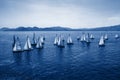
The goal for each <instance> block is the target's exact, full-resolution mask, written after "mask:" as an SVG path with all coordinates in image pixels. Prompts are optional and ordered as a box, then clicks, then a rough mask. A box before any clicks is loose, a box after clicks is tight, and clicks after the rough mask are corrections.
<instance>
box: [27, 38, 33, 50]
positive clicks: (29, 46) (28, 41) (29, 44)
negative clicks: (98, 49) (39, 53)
mask: <svg viewBox="0 0 120 80" xmlns="http://www.w3.org/2000/svg"><path fill="white" fill-rule="evenodd" d="M27 43H28V48H29V49H31V48H32V46H31V43H30V39H29V37H28V40H27Z"/></svg>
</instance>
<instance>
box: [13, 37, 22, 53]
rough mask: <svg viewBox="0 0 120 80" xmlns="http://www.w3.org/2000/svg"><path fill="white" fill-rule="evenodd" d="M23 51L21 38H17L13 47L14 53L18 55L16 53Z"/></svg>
mask: <svg viewBox="0 0 120 80" xmlns="http://www.w3.org/2000/svg"><path fill="white" fill-rule="evenodd" d="M14 39H15V36H14ZM22 51H23V50H22V48H21V44H20V40H19V37H17V39H16V40H15V42H14V45H13V52H14V53H16V52H22Z"/></svg>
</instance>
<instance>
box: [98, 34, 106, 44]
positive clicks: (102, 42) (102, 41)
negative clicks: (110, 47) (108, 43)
mask: <svg viewBox="0 0 120 80" xmlns="http://www.w3.org/2000/svg"><path fill="white" fill-rule="evenodd" d="M99 46H105V41H104V37H103V36H101V38H100V41H99Z"/></svg>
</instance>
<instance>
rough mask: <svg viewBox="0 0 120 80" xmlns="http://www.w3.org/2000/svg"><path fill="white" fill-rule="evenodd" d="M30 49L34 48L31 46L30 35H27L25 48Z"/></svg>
mask: <svg viewBox="0 0 120 80" xmlns="http://www.w3.org/2000/svg"><path fill="white" fill-rule="evenodd" d="M30 49H32V46H31V43H30V39H29V37H27V41H26V43H25V46H24V50H30Z"/></svg>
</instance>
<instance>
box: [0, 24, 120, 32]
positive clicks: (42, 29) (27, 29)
mask: <svg viewBox="0 0 120 80" xmlns="http://www.w3.org/2000/svg"><path fill="white" fill-rule="evenodd" d="M0 31H120V25H115V26H108V27H99V28H89V29H86V28H85V29H72V28H66V27H60V26H55V27H48V28H39V27H18V28H6V27H4V28H1V29H0Z"/></svg>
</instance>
